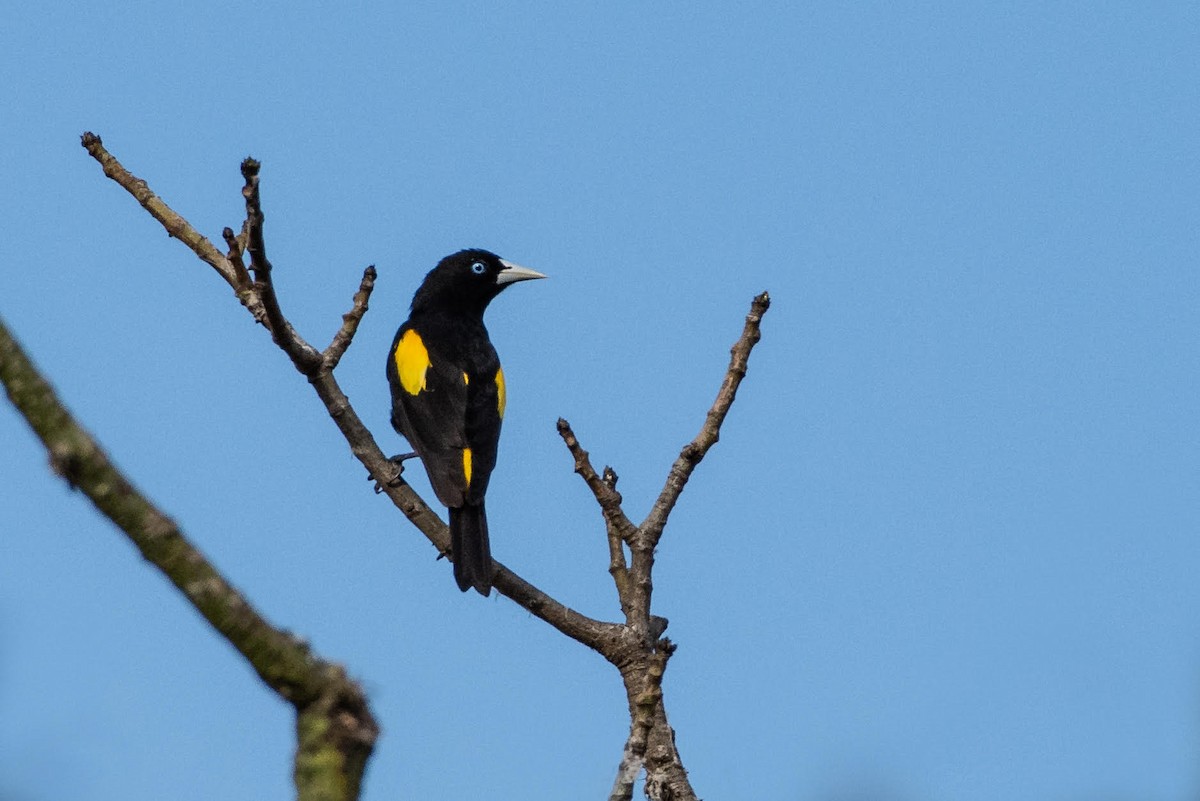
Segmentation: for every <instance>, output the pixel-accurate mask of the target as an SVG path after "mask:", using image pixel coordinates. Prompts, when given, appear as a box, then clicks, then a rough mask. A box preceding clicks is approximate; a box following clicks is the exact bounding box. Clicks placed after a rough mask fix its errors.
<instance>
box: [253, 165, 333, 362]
mask: <svg viewBox="0 0 1200 801" xmlns="http://www.w3.org/2000/svg"><path fill="white" fill-rule="evenodd" d="M261 167H262V165H261V164H259V163H258V162H257V161H255V160H254V159H251V158H248V159H245V160H244V161H243V162H242V177H243V178H245V179H246V183H245V185H244V186H243V187H242V197H244V198H245V199H246V225H245V229H246V252H247V253H249V254H250V270H251V271H252V272H253V273H254V278H255V282H254V285H255V287H256V288H257V289H258V291H259V295H260V296H261V297H262V303H263V308H265V309H266V312H267V327H268V328H269V329H270V330H271V337H272V338H273V339H274V340H275V344H276V345H278V346H279V347H280V348H282V349H283V352H284V353H286V354H287V355H288V358H290V359H291V360H292V364H294V365H296V369H297V370H299V371H300V372H301V373H303V374H304V375H306V376H309V377H312V375H313V373H314V372H315V371H316V370H317V369H318V368H319V367H320V366H321V354H319V353H317V351H316V349H315V348H314V347H313V346H312V345H309V344H308V343H307V342H305V341H304V340H303V339H301V337H300V335H299V334H297V333H296V331H295V329H294V328H292V325H291V323H289V322H288V321H287V318H285V317H284V316H283V309H281V308H280V307H279V296H278V295H277V294H276V292H275V282H274V280H272V278H271V262H270V261H268V260H267V246H266V244H265V242H264V240H263V219H264V217H263V212H262V202H261V200H260V198H259V192H258V172H259V170H260V169H261Z"/></svg>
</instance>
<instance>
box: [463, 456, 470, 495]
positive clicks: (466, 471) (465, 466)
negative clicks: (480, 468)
mask: <svg viewBox="0 0 1200 801" xmlns="http://www.w3.org/2000/svg"><path fill="white" fill-rule="evenodd" d="M463 475H465V476H466V477H467V489H470V488H471V449H470V448H463Z"/></svg>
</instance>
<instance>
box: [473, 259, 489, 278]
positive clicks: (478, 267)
mask: <svg viewBox="0 0 1200 801" xmlns="http://www.w3.org/2000/svg"><path fill="white" fill-rule="evenodd" d="M471 272H473V273H475V274H476V275H483V274H484V273H486V272H487V265H486V264H484V263H483V262H481V261H477V262H475V263H474V264H472V265H471Z"/></svg>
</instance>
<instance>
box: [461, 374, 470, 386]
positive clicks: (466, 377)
mask: <svg viewBox="0 0 1200 801" xmlns="http://www.w3.org/2000/svg"><path fill="white" fill-rule="evenodd" d="M470 383H471V376H469V375H467V371H466V370H463V386H466V385H467V384H470Z"/></svg>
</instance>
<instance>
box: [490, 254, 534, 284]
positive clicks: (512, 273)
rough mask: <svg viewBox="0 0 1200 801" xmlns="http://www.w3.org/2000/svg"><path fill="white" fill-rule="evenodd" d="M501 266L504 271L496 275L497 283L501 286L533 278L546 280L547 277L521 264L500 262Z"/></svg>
mask: <svg viewBox="0 0 1200 801" xmlns="http://www.w3.org/2000/svg"><path fill="white" fill-rule="evenodd" d="M500 264H502V265H503V266H504V269H503V270H501V271H500V272H499V273H497V274H496V283H497V284H499V285H500V286H504V285H505V284H512V283H515V282H517V281H528V280H529V279H531V278H545V277H546V276H544V275H542V274H541V273H539V272H538V271H537V270H531V269H529V268H528V267H522V266H521V265H519V264H513V263H512V262H511V261H505V260H504V259H501V260H500Z"/></svg>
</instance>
